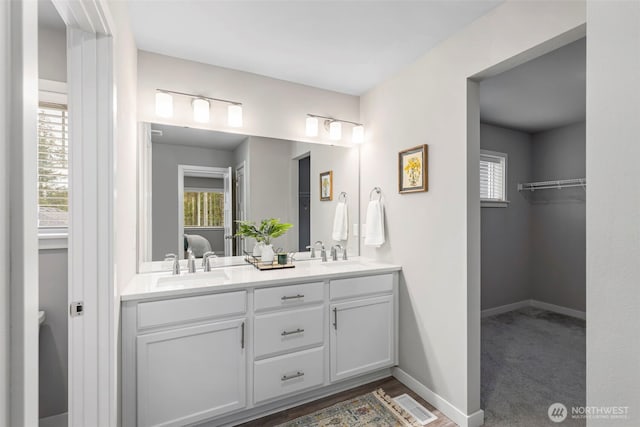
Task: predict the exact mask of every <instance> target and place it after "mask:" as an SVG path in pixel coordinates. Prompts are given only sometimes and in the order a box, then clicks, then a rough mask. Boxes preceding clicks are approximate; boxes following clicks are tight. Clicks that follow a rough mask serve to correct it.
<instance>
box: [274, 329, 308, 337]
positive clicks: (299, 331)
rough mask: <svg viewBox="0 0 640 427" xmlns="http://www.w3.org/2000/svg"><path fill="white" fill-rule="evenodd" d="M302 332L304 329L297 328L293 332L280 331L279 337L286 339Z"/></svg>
mask: <svg viewBox="0 0 640 427" xmlns="http://www.w3.org/2000/svg"><path fill="white" fill-rule="evenodd" d="M303 332H304V329H300V328H298V329H296V330H295V331H282V333H281V334H280V335H282V336H283V337H286V336H287V335H293V334H301V333H303Z"/></svg>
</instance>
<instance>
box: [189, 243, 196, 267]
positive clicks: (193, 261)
mask: <svg viewBox="0 0 640 427" xmlns="http://www.w3.org/2000/svg"><path fill="white" fill-rule="evenodd" d="M187 271H189V273H195V272H196V257H195V256H193V251H192V250H191V248H189V249H187Z"/></svg>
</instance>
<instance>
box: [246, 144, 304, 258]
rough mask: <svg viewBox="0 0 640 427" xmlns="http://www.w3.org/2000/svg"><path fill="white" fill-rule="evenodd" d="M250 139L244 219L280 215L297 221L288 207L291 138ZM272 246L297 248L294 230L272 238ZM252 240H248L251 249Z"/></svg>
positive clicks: (286, 249) (251, 219) (285, 220)
mask: <svg viewBox="0 0 640 427" xmlns="http://www.w3.org/2000/svg"><path fill="white" fill-rule="evenodd" d="M248 141H249V159H250V160H249V161H250V170H251V171H250V176H249V180H248V183H249V187H250V190H249V195H250V203H249V204H248V205H247V208H248V209H247V219H249V220H250V221H256V222H259V221H260V220H262V219H265V218H279V219H280V220H281V221H283V222H291V223H294V227H295V222H296V216H297V211H296V215H294V213H293V212H292V209H291V197H290V195H291V186H292V182H291V163H292V160H291V141H286V140H282V139H273V138H263V137H257V136H251V137H249V139H248ZM273 246H274V248H278V247H282V248H283V249H284V250H285V251H292V250H294V249H295V248H296V240H295V239H294V237H293V233H290V232H288V233H286V234H285V235H284V236H282V237H280V238H278V239H276V240H275V241H274V242H273ZM252 247H253V243H248V244H247V248H248V249H249V250H251V248H252Z"/></svg>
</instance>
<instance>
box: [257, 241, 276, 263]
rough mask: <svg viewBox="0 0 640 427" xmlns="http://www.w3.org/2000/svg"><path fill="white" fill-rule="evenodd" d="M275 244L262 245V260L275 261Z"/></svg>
mask: <svg viewBox="0 0 640 427" xmlns="http://www.w3.org/2000/svg"><path fill="white" fill-rule="evenodd" d="M274 255H275V254H274V252H273V245H264V246H263V247H262V258H260V259H261V260H262V262H273V257H274Z"/></svg>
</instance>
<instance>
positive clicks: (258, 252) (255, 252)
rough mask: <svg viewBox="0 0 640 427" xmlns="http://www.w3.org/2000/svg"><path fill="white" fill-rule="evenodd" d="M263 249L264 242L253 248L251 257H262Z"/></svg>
mask: <svg viewBox="0 0 640 427" xmlns="http://www.w3.org/2000/svg"><path fill="white" fill-rule="evenodd" d="M263 248H264V242H258V243H256V245H255V246H254V247H253V256H262V249H263Z"/></svg>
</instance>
